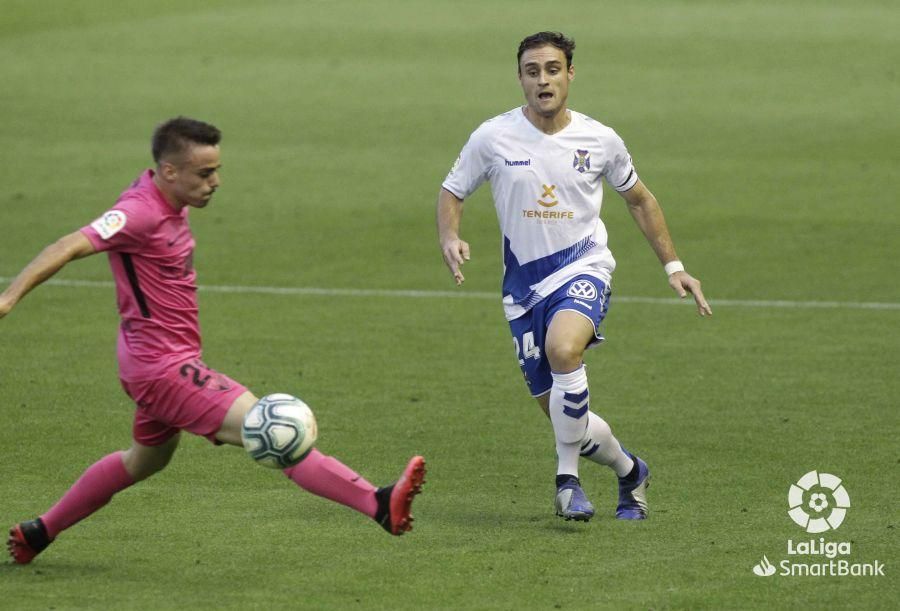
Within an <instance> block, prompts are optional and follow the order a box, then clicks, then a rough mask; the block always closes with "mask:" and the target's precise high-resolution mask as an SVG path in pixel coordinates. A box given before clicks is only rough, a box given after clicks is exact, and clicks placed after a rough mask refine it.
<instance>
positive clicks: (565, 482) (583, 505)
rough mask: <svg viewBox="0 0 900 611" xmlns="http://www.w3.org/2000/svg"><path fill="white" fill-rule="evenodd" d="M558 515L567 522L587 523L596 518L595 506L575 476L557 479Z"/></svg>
mask: <svg viewBox="0 0 900 611" xmlns="http://www.w3.org/2000/svg"><path fill="white" fill-rule="evenodd" d="M556 515H558V516H560V517H562V518H565V519H566V521H568V520H576V521H578V522H587V521H588V520H590V519H591V518H592V517H594V506H593V505H592V504H591V502H590V501H589V500H588V499H587V496H585V494H584V490H582V489H581V482H580V481H578V478H577V477H575V476H573V475H560V476H557V478H556Z"/></svg>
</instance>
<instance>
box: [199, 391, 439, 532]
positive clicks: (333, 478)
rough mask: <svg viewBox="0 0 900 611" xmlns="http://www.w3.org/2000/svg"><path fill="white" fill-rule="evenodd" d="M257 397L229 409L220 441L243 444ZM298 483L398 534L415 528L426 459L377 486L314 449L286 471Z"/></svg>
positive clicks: (241, 399) (418, 459) (248, 397)
mask: <svg viewBox="0 0 900 611" xmlns="http://www.w3.org/2000/svg"><path fill="white" fill-rule="evenodd" d="M256 402H257V398H256V397H255V396H254V395H253V394H251V393H250V392H245V393H243V394H242V395H240V396H239V397H238V398H237V399H235V401H234V403H233V404H232V405H231V407H230V408H228V411H227V413H226V414H225V417H224V419H223V420H222V425H221V427H220V428H219V430H218V431H217V432H216V434H215V437H216V439H217V440H218V441H220V442H223V443H228V444H231V445H236V446H242V445H243V444H242V441H241V426H242V424H243V422H244V418H245V417H246V416H247V413H248V412H249V411H250V409H251V408H252V407H253V406H254V405H255V404H256ZM284 474H285V475H287V476H288V478H290V479H291V481H293V482H294V483H295V484H297V485H298V486H300V487H301V488H303V489H304V490H306V491H308V492H311V493H312V494H315V495H317V496H321V497H323V498H326V499H329V500H331V501H334V502H336V503H340V504H342V505H346V506H347V507H351V508H353V509H355V510H357V511H359V512H360V513H363V514H365V515H367V516H369V517H370V518H372V519H374V520H376V521H377V522H378V523H379V524H381V526H382V527H383V528H384V529H385V530H387V531H388V532H390V533H391V534H394V535H400V534H403V533H404V532H406V531H408V530H411V529H412V520H413V518H412V515H411V513H410V512H411V510H412V502H413V498H414V497H415V495H417V494H418V493H419V492H420V490H421V488H422V484H423V483H424V477H425V460H424V459H423V458H422V457H421V456H415V457H413V458H412V459H410V461H409V463H408V464H407V466H406V469H405V470H404V471H403V474H402V475H401V477H400V479H399V480H397V481H396V482H395V483H394V484H391V485H390V486H385V487H383V488H376V487H375V486H373V485H372V484H371V483H369V482H368V481H366V479H365V478H363V477H362V476H361V475H359V474H358V473H356V472H355V471H354V470H353V469H351V468H349V467H348V466H346V465H345V464H343V463H342V462H341V461H339V460H338V459H336V458H334V457H333V456H326V455H325V454H322V453H321V452H319V451H318V450H317V449H315V448H314V449H313V450H312V451H311V452H310V453H309V454H308V455H307V456H306V458H304V459H303V460H302V461H300V462H299V463H298V464H296V465H294V466H293V467H289V468H287V469H285V470H284Z"/></svg>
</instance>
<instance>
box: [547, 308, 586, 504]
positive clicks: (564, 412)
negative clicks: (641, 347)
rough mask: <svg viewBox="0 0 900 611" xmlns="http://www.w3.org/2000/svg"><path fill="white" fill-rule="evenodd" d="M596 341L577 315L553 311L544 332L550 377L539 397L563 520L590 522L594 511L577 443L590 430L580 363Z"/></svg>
mask: <svg viewBox="0 0 900 611" xmlns="http://www.w3.org/2000/svg"><path fill="white" fill-rule="evenodd" d="M593 339H594V326H593V325H592V324H591V321H590V320H588V319H587V318H585V317H584V316H582V315H581V314H579V313H577V312H573V311H569V310H563V311H559V312H556V313H555V314H554V315H553V318H552V320H551V322H550V325H549V328H548V330H547V338H546V341H545V343H544V350H545V353H546V356H547V361H548V362H549V363H550V370H551V372H552V374H551V375H552V377H553V385H552V386H551V387H550V392H549V393H547V394H546V395H544V396H543V397H540V398H539V399H538V401H539V403H541V402H544V403H546V412H547V414H548V415H549V416H550V422H551V423H552V424H553V433H554V436H555V437H556V456H557V469H556V488H557V490H556V512H557V514H558V515H560V516H562V517H564V518H566V519H567V520H569V519H573V520H583V521H587V520H590V519H591V517H592V516H593V515H594V507H593V505H591V503H590V501H588V499H587V497H586V496H585V494H584V491H583V490H582V488H581V483H580V480H579V479H578V459H579V456H580V453H581V443H582V439H584V436H585V433H586V431H587V427H588V420H589V418H588V409H589V403H590V393H589V392H588V383H587V373H586V372H585V369H584V365H583V363H582V357H583V355H584V350H585V348H586V346H587V345H588V343H590V342H591V341H592V340H593Z"/></svg>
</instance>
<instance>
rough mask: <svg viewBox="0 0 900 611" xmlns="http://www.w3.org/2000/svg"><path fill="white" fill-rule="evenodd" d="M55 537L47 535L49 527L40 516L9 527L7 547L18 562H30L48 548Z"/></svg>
mask: <svg viewBox="0 0 900 611" xmlns="http://www.w3.org/2000/svg"><path fill="white" fill-rule="evenodd" d="M51 543H53V539H51V538H50V537H48V536H47V529H46V528H44V523H43V522H41V519H40V518H37V519H36V520H28V521H26V522H20V523H18V524H16V525H15V526H13V527H12V528H10V529H9V539H7V540H6V549H8V550H9V555H10V556H12V559H13V561H15V562H16V563H17V564H28V563H29V562H31V561H32V560H34V557H35V556H37V555H38V554H40V553H41V552H42V551H44V550H45V549H47V546H48V545H50V544H51Z"/></svg>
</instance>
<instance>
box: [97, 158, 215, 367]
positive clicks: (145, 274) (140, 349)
mask: <svg viewBox="0 0 900 611" xmlns="http://www.w3.org/2000/svg"><path fill="white" fill-rule="evenodd" d="M153 174H154V172H153V170H147V171H146V172H144V173H143V174H141V176H140V177H139V178H138V179H137V180H136V181H135V182H134V183H133V184H132V185H131V187H129V188H128V189H127V190H125V192H123V193H122V195H121V196H120V197H119V200H118V201H117V202H116V204H115V206H113V207H112V208H111V209H110V210H108V211H107V212H106V213H105V214H104V215H103V216H101V217H100V218H99V219H97V220H96V221H94V222H93V223H91V224H90V225H87V226H86V227H82V228H81V232H82V233H83V234H84V235H85V236H86V237H87V239H88V240H90V241H91V244H93V245H94V248H96V249H97V251H107V252H108V255H109V264H110V267H111V268H112V272H113V277H114V278H115V281H116V301H117V303H118V307H119V316H120V317H121V319H122V324H121V326H120V327H119V341H118V357H119V377H120V378H121V379H122V380H125V381H138V380H153V379H156V378H159V377H161V376H162V375H163V373H164V371H165V370H166V369H167V368H168V367H170V366H171V365H173V364H175V363H177V362H179V361H184V360H187V359H190V358H200V325H199V323H198V319H197V284H196V278H197V274H196V272H195V271H194V265H193V258H194V257H193V254H194V244H195V242H194V237H193V235H192V234H191V228H190V226H189V225H188V208H187V207H185V208H183V209H182V210H180V211H176V210H175V209H174V208H172V206H170V205H169V204H168V202H167V201H166V199H165V198H164V197H163V194H162V193H161V192H160V191H159V189H158V188H157V187H156V185H155V184H154V182H153Z"/></svg>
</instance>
